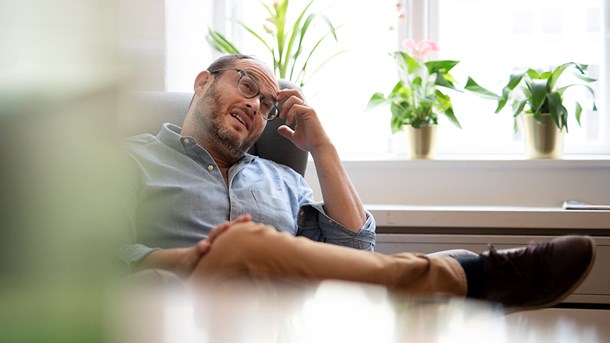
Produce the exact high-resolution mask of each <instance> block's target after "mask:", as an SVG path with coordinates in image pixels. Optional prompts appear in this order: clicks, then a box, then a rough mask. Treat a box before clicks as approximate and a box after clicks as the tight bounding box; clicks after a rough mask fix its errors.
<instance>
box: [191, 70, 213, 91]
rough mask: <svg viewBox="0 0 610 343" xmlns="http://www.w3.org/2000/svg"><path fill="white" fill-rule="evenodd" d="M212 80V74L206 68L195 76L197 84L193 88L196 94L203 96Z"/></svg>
mask: <svg viewBox="0 0 610 343" xmlns="http://www.w3.org/2000/svg"><path fill="white" fill-rule="evenodd" d="M211 81H212V74H210V72H209V71H207V70H204V71H202V72H201V73H199V75H197V77H196V78H195V84H194V85H193V88H194V90H195V94H197V95H199V96H201V95H202V94H203V92H204V91H205V88H206V86H207V85H208V84H209V83H210V82H211Z"/></svg>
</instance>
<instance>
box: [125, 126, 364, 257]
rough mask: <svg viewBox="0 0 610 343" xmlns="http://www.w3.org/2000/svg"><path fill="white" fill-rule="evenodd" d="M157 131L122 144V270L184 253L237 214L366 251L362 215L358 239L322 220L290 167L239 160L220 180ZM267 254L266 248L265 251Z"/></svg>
mask: <svg viewBox="0 0 610 343" xmlns="http://www.w3.org/2000/svg"><path fill="white" fill-rule="evenodd" d="M180 130H181V129H180V128H179V127H177V126H175V125H172V124H164V125H163V127H162V128H161V131H160V132H159V134H158V135H156V136H154V135H151V134H142V135H138V136H135V137H132V138H130V139H129V140H128V142H127V150H128V152H129V154H130V155H131V156H132V157H133V160H134V161H135V168H134V173H135V174H136V175H135V176H134V178H135V180H137V181H136V183H135V184H134V185H133V186H134V187H133V189H132V191H133V194H131V196H132V197H133V211H131V212H132V213H130V215H129V217H130V218H129V221H130V222H131V225H130V226H131V228H130V231H131V232H130V237H131V241H132V243H133V244H129V245H126V246H124V247H123V248H122V249H121V250H122V251H121V258H123V259H124V260H126V262H128V263H130V264H132V265H133V264H135V263H137V262H139V261H140V260H141V259H142V258H143V257H144V256H146V255H147V254H148V253H150V252H151V251H153V250H154V249H158V248H176V247H188V246H192V245H194V244H195V243H197V242H198V241H199V240H201V239H205V238H206V237H207V236H208V234H209V233H210V230H211V229H212V228H214V227H215V226H217V225H219V224H221V223H222V222H224V221H226V220H233V219H235V218H237V217H238V216H240V215H242V214H250V215H252V219H253V220H254V221H256V222H260V223H264V224H268V225H272V226H273V227H275V228H276V229H277V230H278V231H285V232H289V233H290V234H292V235H295V236H304V237H308V238H310V239H312V240H315V241H319V242H328V243H333V244H338V245H343V246H349V247H353V248H357V249H363V250H371V251H372V250H373V247H374V245H375V221H374V219H373V216H372V215H371V214H370V213H369V212H367V213H366V222H365V224H364V225H363V226H362V228H361V229H360V230H359V231H358V232H354V231H352V230H349V229H347V228H345V227H343V226H342V225H340V224H339V223H337V222H335V221H334V220H332V218H329V217H328V216H327V215H326V213H325V212H324V207H323V204H322V203H321V202H316V201H314V198H313V191H312V190H311V188H310V187H309V186H308V185H307V183H306V181H305V180H304V178H303V177H302V176H301V175H300V174H298V173H297V172H295V171H294V170H293V169H291V168H290V167H287V166H284V165H281V164H278V163H275V162H273V161H270V160H266V159H263V158H259V157H256V156H253V155H250V154H245V155H244V156H243V157H242V158H241V159H240V160H239V161H238V162H237V163H235V164H234V165H233V166H231V168H230V169H229V172H228V182H226V181H225V179H224V178H223V175H222V173H221V171H220V169H219V168H218V165H217V164H216V162H214V160H213V159H212V157H211V156H210V154H209V153H208V152H207V151H206V150H205V149H204V148H203V147H201V146H200V145H198V144H197V142H196V141H195V139H194V138H192V137H187V136H182V135H180V134H179V132H180ZM270 248H272V247H270Z"/></svg>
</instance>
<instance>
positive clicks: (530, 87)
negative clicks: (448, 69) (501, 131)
mask: <svg viewBox="0 0 610 343" xmlns="http://www.w3.org/2000/svg"><path fill="white" fill-rule="evenodd" d="M569 69H574V73H573V74H572V75H573V76H575V77H576V78H578V79H579V80H581V81H583V82H594V81H597V80H596V79H594V78H591V77H589V76H587V75H586V74H585V72H586V70H587V65H585V64H578V63H574V62H568V63H564V64H561V65H559V66H557V67H555V68H554V69H552V70H550V71H540V70H536V69H532V68H530V69H528V70H526V71H525V72H522V73H515V74H513V75H511V76H510V78H509V80H508V83H507V84H506V85H505V86H504V88H503V89H502V95H501V96H497V95H496V94H495V93H493V92H491V91H489V90H487V89H485V88H483V87H481V86H479V85H478V84H477V83H476V82H475V81H474V80H471V79H469V80H468V82H467V84H466V87H465V89H466V90H468V91H471V92H473V93H475V94H477V95H479V96H480V97H482V98H485V99H492V100H496V101H497V102H498V106H497V108H496V111H495V112H496V113H498V112H500V110H502V108H504V106H505V105H506V103H508V102H509V101H510V102H512V109H513V116H515V117H516V116H518V115H520V114H522V113H524V112H525V113H531V114H533V115H534V118H536V119H537V120H539V119H540V117H541V115H542V114H546V113H548V114H549V115H550V116H551V117H552V118H553V122H555V124H556V125H557V127H558V128H559V129H564V128H565V130H566V131H567V130H568V115H569V112H568V110H567V109H566V107H565V105H564V97H563V96H564V93H565V92H566V91H567V90H568V89H570V88H572V87H576V86H579V87H584V88H585V89H586V90H587V91H588V93H589V94H590V95H591V97H592V98H595V94H594V91H593V88H591V87H590V86H588V85H586V84H583V83H571V84H568V85H565V86H562V87H559V86H558V85H559V80H560V79H561V77H562V76H563V75H565V74H564V73H565V72H566V71H567V70H569ZM592 107H593V111H596V110H597V107H596V105H595V100H593V106H592ZM581 114H582V106H581V105H580V103H579V102H578V101H575V110H574V115H575V117H576V121H577V122H578V124H579V125H580V116H581Z"/></svg>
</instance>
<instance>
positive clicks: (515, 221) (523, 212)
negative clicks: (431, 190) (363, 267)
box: [366, 205, 610, 235]
mask: <svg viewBox="0 0 610 343" xmlns="http://www.w3.org/2000/svg"><path fill="white" fill-rule="evenodd" d="M366 208H367V209H368V210H369V211H370V212H371V214H372V215H373V216H374V217H375V221H376V223H377V226H378V227H384V228H426V230H427V231H428V232H429V231H430V230H428V228H438V229H444V230H445V231H451V230H453V231H460V232H461V233H463V232H464V231H463V230H461V229H463V228H472V229H475V230H476V231H480V229H481V228H483V229H492V230H493V229H494V228H495V229H513V230H512V231H515V230H519V229H527V230H528V231H530V232H531V230H532V229H534V230H537V231H538V232H545V231H547V230H548V231H549V233H551V232H550V231H552V230H566V229H567V230H573V229H577V230H586V231H587V233H589V234H595V235H608V234H609V233H610V210H565V209H563V208H562V207H512V206H405V205H366ZM386 231H387V230H386ZM390 231H391V230H390Z"/></svg>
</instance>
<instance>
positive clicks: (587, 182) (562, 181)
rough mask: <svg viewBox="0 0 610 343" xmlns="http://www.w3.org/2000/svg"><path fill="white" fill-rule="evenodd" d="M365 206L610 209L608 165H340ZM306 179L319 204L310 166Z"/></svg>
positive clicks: (517, 162) (571, 162)
mask: <svg viewBox="0 0 610 343" xmlns="http://www.w3.org/2000/svg"><path fill="white" fill-rule="evenodd" d="M344 165H345V167H346V169H347V172H348V173H349V175H350V178H351V180H352V182H353V183H354V185H355V186H356V189H357V190H358V192H359V193H360V196H361V198H362V201H363V202H364V203H365V204H392V205H421V206H533V207H555V206H557V207H560V206H561V205H562V204H563V202H564V201H566V200H578V201H584V202H589V203H593V204H610V160H608V158H606V159H591V160H567V159H566V160H519V159H515V160H428V161H423V160H395V161H388V160H381V161H345V162H344ZM306 179H307V181H308V182H309V184H310V185H311V186H312V188H313V189H314V191H315V194H316V196H317V197H318V198H319V199H321V193H320V191H319V184H318V182H317V176H316V174H315V167H314V165H313V162H311V161H310V163H309V165H308V169H307V174H306Z"/></svg>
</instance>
